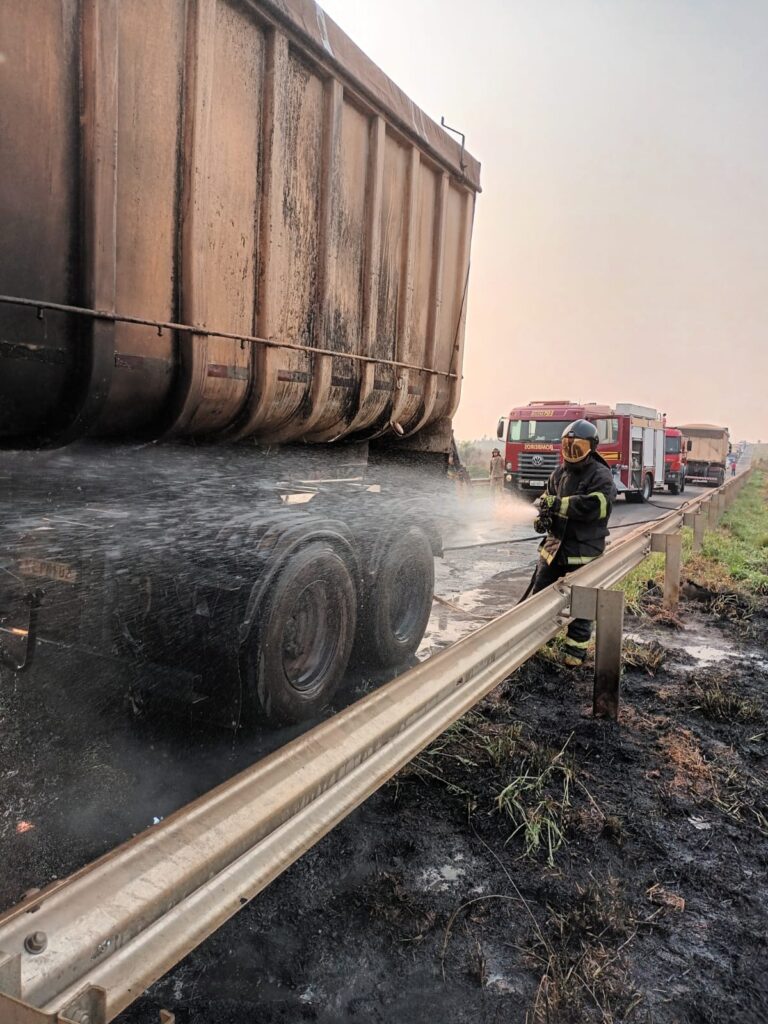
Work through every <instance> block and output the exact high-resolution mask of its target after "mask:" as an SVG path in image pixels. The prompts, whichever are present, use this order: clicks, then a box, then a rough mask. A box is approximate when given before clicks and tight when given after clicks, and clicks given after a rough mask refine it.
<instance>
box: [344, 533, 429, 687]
mask: <svg viewBox="0 0 768 1024" xmlns="http://www.w3.org/2000/svg"><path fill="white" fill-rule="evenodd" d="M434 590H435V560H434V556H433V554H432V545H431V544H430V542H429V538H428V537H427V535H426V534H425V533H424V531H423V530H421V529H419V527H417V526H410V527H408V528H407V529H405V530H403V531H402V533H399V534H398V535H396V536H395V537H393V540H392V543H391V544H390V545H389V547H388V548H387V550H386V553H385V554H384V557H383V559H382V562H381V565H380V566H379V569H378V572H377V574H376V579H375V582H374V585H373V587H372V589H371V591H370V592H369V594H368V600H367V602H366V608H365V612H364V615H363V617H362V620H361V624H360V629H359V631H358V645H357V646H358V650H359V651H360V654H361V657H363V658H364V659H365V660H366V661H368V662H370V663H374V664H377V665H380V666H382V667H384V668H393V667H395V666H397V665H402V664H404V663H405V662H407V661H408V660H409V659H410V658H411V657H413V655H414V654H415V653H416V650H417V649H418V646H419V644H420V643H421V641H422V638H423V636H424V631H425V630H426V628H427V623H428V622H429V616H430V613H431V611H432V599H433V596H434Z"/></svg>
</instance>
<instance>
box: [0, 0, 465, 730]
mask: <svg viewBox="0 0 768 1024" xmlns="http://www.w3.org/2000/svg"><path fill="white" fill-rule="evenodd" d="M0 34H2V38H3V39H4V47H3V49H4V52H5V58H6V59H5V61H4V63H3V64H1V65H0V120H1V121H2V123H3V125H4V126H5V129H4V132H3V137H2V139H1V140H0V147H1V148H2V153H1V154H0V159H1V160H2V166H3V175H2V176H0V210H1V211H2V224H3V229H4V231H3V233H4V259H3V260H2V262H1V263H0V445H1V446H2V448H3V449H4V450H5V452H4V454H3V455H2V456H0V476H1V477H2V484H3V498H2V500H3V502H4V503H5V506H6V508H5V514H4V525H3V532H4V538H3V543H2V565H3V568H4V569H5V570H6V571H5V572H3V573H2V574H0V575H1V576H2V583H0V588H1V590H0V593H1V596H0V629H2V632H1V633H0V645H1V650H2V653H3V657H4V660H5V662H6V663H10V664H12V665H13V666H14V667H17V668H21V667H22V666H23V665H24V664H25V663H28V661H29V658H30V656H32V655H33V654H34V644H33V643H32V640H33V639H34V637H35V636H37V637H38V639H40V640H43V639H45V638H47V639H48V640H49V642H51V643H62V644H65V643H66V644H70V645H72V644H78V645H85V646H87V647H88V648H89V649H91V648H93V649H94V650H95V649H98V650H99V651H100V653H102V654H105V653H106V654H107V655H108V656H110V657H119V658H134V659H135V661H136V663H137V664H139V665H142V664H147V665H148V664H150V663H152V664H155V663H157V662H160V663H163V662H168V663H172V664H173V665H175V666H179V665H180V664H183V665H184V666H185V668H186V669H187V670H188V671H189V673H190V675H191V676H192V678H193V689H194V690H195V692H196V693H197V694H199V695H201V696H202V697H203V698H205V699H206V700H207V702H208V703H210V704H211V706H213V705H214V704H221V705H222V706H223V705H227V706H231V707H232V708H234V710H233V712H232V717H234V716H235V715H236V716H238V717H240V716H243V715H246V716H247V715H251V714H257V715H262V716H266V717H268V718H271V719H273V720H275V721H286V720H296V719H299V718H302V717H306V716H308V715H312V714H314V713H315V712H316V711H317V709H318V708H319V707H321V706H322V705H323V704H324V703H325V702H327V700H328V699H329V698H330V696H331V695H332V693H333V692H334V690H335V688H336V686H337V685H338V683H339V681H340V679H341V677H342V675H343V672H344V669H345V667H346V665H347V662H348V661H349V658H350V656H351V652H352V648H353V645H354V644H357V648H358V650H359V651H361V652H363V653H364V654H365V655H366V656H367V657H369V658H371V659H372V660H375V661H378V662H379V663H381V664H384V665H394V664H397V663H400V662H402V661H403V660H405V659H407V658H408V657H410V656H411V655H412V654H413V652H414V651H415V649H416V647H417V646H418V643H419V642H420V639H421V636H422V635H423V632H424V629H425V626H426V621H427V617H428V614H429V607H430V604H431V590H432V580H433V571H434V570H433V562H432V559H433V557H434V555H435V554H438V553H439V551H440V530H439V523H438V522H437V518H436V511H437V509H436V505H438V504H439V498H438V497H436V493H437V488H436V486H433V485H432V484H430V486H429V487H428V488H425V489H424V493H423V497H419V496H418V495H417V496H416V497H413V496H412V495H410V494H409V493H406V488H404V486H403V485H402V482H401V480H402V477H401V476H399V477H398V480H397V483H396V484H393V483H392V467H393V466H397V467H399V470H398V472H399V473H402V472H409V471H412V475H413V476H414V477H416V478H418V479H419V480H420V481H425V480H430V479H432V478H433V477H434V479H435V480H437V478H438V477H440V475H441V474H442V473H443V471H444V468H445V464H446V461H447V455H448V452H449V450H450V444H451V418H452V415H453V413H454V411H455V409H456V406H457V404H458V401H459V394H460V386H461V366H462V357H463V338H464V322H465V316H466V297H467V285H468V272H469V251H470V239H471V231H472V219H473V211H474V203H475V196H476V193H477V192H478V191H479V167H478V165H477V163H476V162H475V161H474V160H473V158H472V157H471V156H470V155H469V154H468V153H467V152H466V151H465V149H464V147H463V144H461V145H460V144H459V143H458V142H457V141H455V140H454V139H453V138H452V137H451V136H449V135H448V134H446V132H445V131H443V129H442V128H440V127H439V126H437V125H436V124H435V123H434V122H432V121H431V120H430V119H428V118H427V117H426V116H425V115H424V114H423V113H422V112H421V111H420V110H419V109H418V108H417V107H416V106H415V105H414V104H413V103H412V102H411V101H410V100H409V99H408V98H407V97H406V96H405V95H404V94H403V93H402V92H401V91H400V90H399V89H398V88H397V87H396V86H395V85H394V83H392V82H391V81H390V80H389V79H388V78H386V76H385V75H384V74H383V73H382V72H381V71H380V70H379V69H378V68H377V67H376V66H375V65H374V64H372V63H371V61H370V60H368V58H366V57H365V55H364V54H363V53H361V51H360V50H358V49H357V48H356V47H355V46H354V45H353V44H352V43H351V42H350V40H349V39H348V38H346V36H345V35H344V34H343V33H342V32H341V31H340V30H339V29H338V27H337V26H336V25H334V24H333V22H331V21H330V20H328V19H326V18H325V16H324V15H323V12H322V11H321V10H320V8H318V7H317V6H316V5H315V4H314V3H313V2H312V0H281V2H279V3H278V2H276V0H275V2H273V0H169V2H168V3H164V4H157V3H155V2H154V0H136V2H132V3H130V4H126V3H118V2H117V0H80V2H77V0H52V2H49V0H30V2H29V3H25V4H8V5H5V6H4V7H3V8H2V10H0ZM31 40H34V46H32V45H30V41H31ZM47 449H51V450H50V451H48V450H47ZM62 449H63V450H62ZM94 595H98V596H97V597H94ZM233 694H234V695H235V698H236V699H235V700H234V701H232V700H231V699H230V698H231V697H232V695H233Z"/></svg>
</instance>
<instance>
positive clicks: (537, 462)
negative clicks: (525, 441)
mask: <svg viewBox="0 0 768 1024" xmlns="http://www.w3.org/2000/svg"><path fill="white" fill-rule="evenodd" d="M531 464H532V465H534V466H543V465H544V456H543V455H534V456H533V458H532V459H531Z"/></svg>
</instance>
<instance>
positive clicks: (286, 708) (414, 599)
mask: <svg viewBox="0 0 768 1024" xmlns="http://www.w3.org/2000/svg"><path fill="white" fill-rule="evenodd" d="M433 589H434V561H433V556H432V549H431V545H430V543H429V540H428V538H427V536H426V534H425V533H424V532H423V531H422V530H420V529H419V528H418V527H409V528H406V529H405V530H403V531H402V532H401V533H399V534H398V535H397V536H395V537H394V538H393V539H392V541H391V543H389V544H388V545H387V547H386V549H385V551H384V553H383V555H382V557H381V559H380V560H379V563H378V565H377V566H376V571H375V572H374V573H372V574H371V582H370V584H369V585H368V586H367V587H366V588H363V587H361V585H360V584H359V582H358V581H356V580H355V578H354V574H353V571H352V570H351V569H350V566H349V564H348V562H347V560H346V559H345V558H344V556H343V555H342V554H341V553H340V552H339V551H337V550H336V549H335V548H334V546H333V545H332V544H331V543H330V542H327V541H321V540H318V541H312V542H311V543H309V544H307V545H306V546H305V547H302V548H300V549H299V550H298V551H295V552H294V553H292V554H291V555H290V556H289V557H288V559H287V561H286V563H285V564H284V565H283V567H282V569H281V571H280V572H279V574H278V576H277V578H276V579H275V581H274V583H273V584H272V586H271V587H270V590H269V593H268V594H267V596H266V598H265V600H264V602H263V603H262V606H261V608H260V611H259V614H258V621H257V622H256V624H255V625H254V628H253V629H252V630H251V634H250V635H249V637H248V639H247V641H246V642H245V644H244V645H243V647H242V650H241V656H240V679H241V688H242V693H241V705H242V708H241V711H242V714H241V717H242V718H243V719H245V720H250V721H253V720H258V719H262V720H263V719H266V720H267V721H269V722H270V723H272V724H289V723H292V722H299V721H302V720H305V719H307V718H312V717H314V716H315V715H316V714H318V712H319V711H320V710H322V708H323V707H324V706H325V705H326V704H328V702H329V701H330V700H331V699H332V697H333V695H334V694H335V692H336V691H337V689H338V687H339V685H340V683H341V681H342V679H343V677H344V673H345V671H346V669H347V666H348V664H349V661H350V657H351V655H352V651H353V648H354V649H355V650H356V655H358V656H359V657H360V660H361V661H365V662H368V663H369V664H376V665H378V666H380V667H385V668H389V667H394V666H397V665H400V664H403V663H404V662H406V661H407V660H408V659H409V658H411V657H412V656H413V654H414V653H415V651H416V649H417V647H418V646H419V644H420V642H421V639H422V637H423V635H424V630H425V629H426V625H427V621H428V619H429V614H430V611H431V607H432V594H433ZM361 591H362V592H361Z"/></svg>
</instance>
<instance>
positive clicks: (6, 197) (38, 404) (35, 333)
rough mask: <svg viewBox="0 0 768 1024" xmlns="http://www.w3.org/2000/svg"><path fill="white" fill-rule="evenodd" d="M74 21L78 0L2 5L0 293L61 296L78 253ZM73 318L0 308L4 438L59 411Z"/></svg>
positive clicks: (31, 429)
mask: <svg viewBox="0 0 768 1024" xmlns="http://www.w3.org/2000/svg"><path fill="white" fill-rule="evenodd" d="M78 19H79V11H78V6H77V3H76V0H70V2H61V3H51V2H50V0H29V2H28V3H23V4H19V3H3V4H0V41H1V42H0V48H1V49H2V53H3V58H4V59H3V61H2V63H0V168H1V169H2V170H0V225H1V226H2V247H3V258H2V259H0V291H2V292H4V293H6V294H10V295H24V296H33V297H37V298H43V297H48V298H49V299H50V300H52V301H54V302H56V301H58V302H64V303H66V302H68V301H69V300H71V298H72V297H73V290H72V289H73V281H74V276H75V272H76V253H77V231H78V225H77V216H76V211H77V205H78V193H77V188H78V174H77V172H76V165H77V145H78V143H77V124H78V104H77V95H78V94H77V89H78V84H77V83H78V77H79V67H78V63H79V43H78ZM41 126H44V130H41ZM77 326H78V325H77V323H76V321H74V320H73V319H72V318H70V317H67V316H65V315H63V314H52V313H51V314H48V315H46V316H45V318H44V319H38V318H37V316H36V313H35V310H34V309H33V308H32V309H23V308H17V307H13V306H3V307H0V436H2V437H6V438H9V437H10V438H13V437H14V436H17V437H18V438H19V439H29V440H33V439H35V438H36V437H37V436H40V435H41V434H43V433H44V432H45V430H46V429H47V428H48V427H49V426H50V425H53V424H54V422H56V421H60V420H61V418H62V415H63V414H64V415H65V413H64V409H65V407H66V406H67V391H66V385H67V382H68V376H69V372H70V369H71V367H72V363H73V359H74V347H75V341H76V339H75V331H76V329H77Z"/></svg>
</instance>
